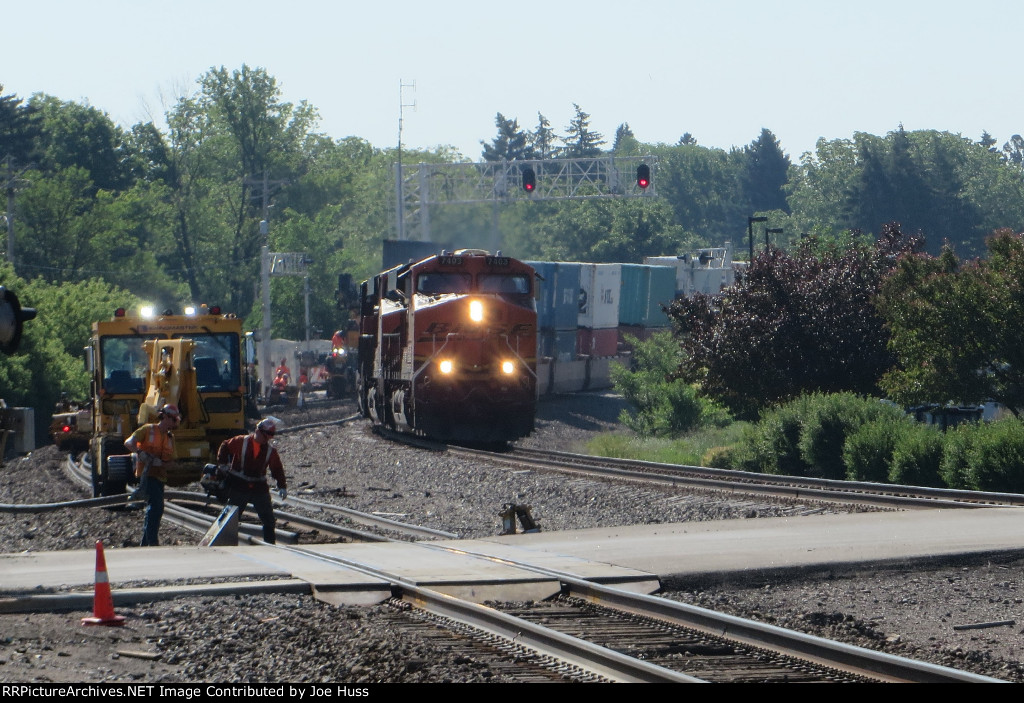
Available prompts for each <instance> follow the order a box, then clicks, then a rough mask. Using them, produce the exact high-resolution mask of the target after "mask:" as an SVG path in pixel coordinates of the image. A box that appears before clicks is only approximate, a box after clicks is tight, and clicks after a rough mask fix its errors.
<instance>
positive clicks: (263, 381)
mask: <svg viewBox="0 0 1024 703" xmlns="http://www.w3.org/2000/svg"><path fill="white" fill-rule="evenodd" d="M243 182H244V183H245V185H248V186H257V187H258V188H259V189H260V192H259V193H258V194H257V193H254V194H253V195H252V196H251V197H252V198H253V199H255V198H257V197H258V198H260V200H261V201H262V202H261V210H262V212H263V219H262V220H260V244H261V246H260V285H261V287H262V288H263V325H262V327H261V328H260V350H259V357H260V386H261V389H262V391H263V397H264V398H266V397H267V395H268V393H267V389H268V388H269V385H270V373H271V365H270V322H271V318H270V267H271V261H270V196H271V188H274V189H275V191H274V192H275V193H276V192H277V190H276V189H279V188H281V187H282V186H285V185H288V181H287V180H270V178H269V177H268V175H267V171H266V169H264V170H263V175H262V176H261V177H260V178H246V179H245V180H244V181H243Z"/></svg>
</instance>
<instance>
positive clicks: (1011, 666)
mask: <svg viewBox="0 0 1024 703" xmlns="http://www.w3.org/2000/svg"><path fill="white" fill-rule="evenodd" d="M620 405H621V401H619V400H618V399H617V398H615V397H614V396H610V395H605V396H584V397H571V398H562V399H558V400H556V401H551V402H547V403H543V404H542V405H541V408H540V413H539V418H538V423H537V424H538V429H537V432H535V433H534V435H533V436H531V437H530V438H528V439H527V440H524V442H523V443H524V444H526V445H531V446H543V447H545V448H555V449H565V450H570V451H571V450H578V449H580V448H581V446H582V443H583V442H585V440H586V439H587V438H589V437H592V436H594V434H595V433H599V432H608V431H615V430H616V427H617V426H616V422H615V419H616V417H617V416H618V412H619V409H620ZM353 410H354V409H353V408H351V407H349V406H337V405H334V406H331V407H326V408H325V407H318V406H312V407H308V408H306V409H302V410H296V409H288V410H285V409H274V410H272V411H271V412H272V414H274V415H277V416H278V417H281V418H283V419H284V421H285V423H286V426H287V427H290V428H292V429H291V431H288V432H284V433H280V434H278V436H277V445H278V448H279V449H280V451H281V454H282V458H283V460H284V464H285V470H286V473H287V475H288V478H289V493H290V494H291V495H301V496H304V497H309V498H311V499H314V500H318V501H324V502H337V503H339V504H342V505H345V506H346V507H351V508H355V509H357V510H363V511H367V512H378V513H384V514H387V515H388V516H389V517H394V518H396V519H399V520H403V521H406V522H412V523H417V524H421V525H425V526H428V527H433V528H436V529H441V530H445V531H448V532H454V533H457V534H459V535H461V536H463V537H482V536H488V535H495V534H497V533H498V532H500V530H501V522H500V518H499V516H498V512H499V510H500V509H501V508H502V505H503V504H505V503H510V502H514V503H520V504H527V505H530V506H531V507H532V512H533V516H534V517H535V518H536V519H537V520H538V521H539V522H540V523H541V526H542V528H543V529H544V530H565V529H575V528H583V527H594V526H611V525H621V524H635V523H659V522H680V521H692V520H716V519H728V518H756V517H764V516H780V515H798V514H803V513H806V512H815V511H820V508H818V507H810V508H809V507H808V506H806V505H803V504H798V503H791V502H780V503H768V502H765V503H755V502H751V501H749V500H747V501H744V502H742V503H738V502H736V501H734V500H730V499H728V498H723V497H719V496H714V495H691V494H687V493H682V492H677V491H658V490H653V489H638V488H636V487H633V486H622V485H619V484H614V483H606V482H601V481H592V480H582V479H574V478H566V477H564V476H559V475H555V474H546V473H543V472H532V471H517V470H509V469H495V468H494V467H490V466H484V465H478V464H476V463H474V462H473V461H469V460H465V459H455V458H453V457H450V456H448V455H446V454H444V453H441V452H435V453H429V452H423V451H419V450H414V449H410V448H406V447H402V446H397V445H394V444H389V443H385V442H382V441H381V440H380V439H379V438H377V437H376V436H374V435H373V434H372V433H371V432H369V431H368V427H367V425H366V423H365V422H362V421H359V422H355V423H351V424H348V425H345V426H329V427H306V426H307V425H310V424H311V423H316V422H323V421H326V420H330V419H334V418H337V417H339V416H343V415H347V414H351V412H352V411H353ZM60 462H61V457H60V455H59V454H58V453H57V452H56V450H55V449H54V448H52V447H49V448H44V449H41V450H39V451H37V452H34V453H33V454H32V455H31V456H30V457H28V458H25V459H18V460H13V461H10V462H8V464H7V465H5V466H4V468H3V476H4V478H3V480H2V481H0V503H43V502H52V501H59V500H68V499H71V498H74V497H80V496H81V494H80V493H78V492H77V491H76V490H75V489H74V488H73V487H71V486H70V484H69V482H68V481H67V479H66V478H64V476H63V473H62V471H61V468H60ZM141 530H142V512H141V511H121V512H115V511H106V510H100V511H96V510H91V511H70V510H61V511H57V512H48V513H39V514H13V515H12V514H9V513H0V539H2V540H3V544H4V548H3V551H6V552H18V551H23V550H52V549H86V548H91V547H92V546H93V544H94V543H95V541H96V540H97V539H103V540H104V542H105V544H106V545H107V548H108V549H111V548H113V549H117V548H126V547H132V546H134V545H135V544H137V540H138V539H139V537H140V535H141ZM196 540H197V537H196V535H195V534H194V533H190V532H187V531H185V530H182V529H179V528H175V527H174V526H172V525H169V524H167V523H165V524H164V526H163V528H162V529H161V543H162V544H195V542H196ZM1022 574H1024V565H1022V564H1021V563H1018V562H1007V563H1003V564H998V565H995V564H973V565H971V564H964V565H958V566H956V567H950V568H947V569H945V570H941V571H920V570H918V571H915V572H912V573H906V574H904V573H896V572H892V573H885V572H881V573H874V572H873V573H871V574H868V575H864V576H858V577H849V578H834V579H829V580H827V581H816V582H808V583H785V584H783V583H772V584H757V585H756V587H751V586H749V585H742V586H725V587H723V586H714V587H704V588H699V589H698V588H696V587H689V588H681V589H679V590H677V591H676V592H675V593H674V594H673V597H678V598H682V599H684V600H687V601H689V602H695V603H697V604H700V605H706V606H709V607H714V608H716V609H722V610H727V611H730V612H736V613H738V614H742V615H746V616H749V617H754V618H756V619H759V620H765V621H769V622H774V623H776V624H780V625H784V626H787V627H794V628H795V629H801V630H804V631H808V632H812V633H815V634H822V635H824V636H834V637H839V638H842V639H845V640H847V641H854V642H856V643H869V646H872V647H875V648H882V649H886V650H887V651H893V652H895V653H900V654H905V655H909V656H915V657H922V658H928V659H929V660H931V661H935V662H937V663H942V664H951V663H952V664H953V665H955V666H958V667H959V668H965V669H970V670H974V671H980V672H982V673H988V674H990V675H995V676H999V677H1001V678H1009V679H1012V680H1024V677H1022V674H1021V670H1020V665H1019V664H1018V659H1019V658H1020V657H1019V651H1020V650H1019V645H1020V637H1021V625H1020V624H1018V623H1020V622H1021V619H1022V617H1024V613H1021V608H1022V606H1021V599H1020V598H1019V597H1017V594H1020V595H1021V596H1024V581H1022ZM0 584H2V578H0ZM901 599H902V600H901ZM911 601H912V602H911ZM119 612H121V611H119ZM123 614H125V615H127V616H128V618H129V623H128V626H127V627H126V628H123V629H116V630H111V629H107V628H81V627H79V626H78V618H79V617H81V616H82V615H85V613H76V614H72V615H70V616H69V615H66V614H64V615H61V614H42V615H32V616H25V615H3V616H0V681H101V680H129V681H147V682H150V681H193V682H194V681H210V682H228V681H237V682H245V681H252V682H270V681H296V682H298V681H337V682H342V681H345V682H349V683H358V682H373V681H406V682H419V681H500V680H505V679H506V677H507V676H508V669H507V668H502V667H500V666H496V665H495V664H494V663H492V662H488V661H487V659H486V658H481V657H480V656H477V654H474V653H472V652H470V653H467V652H466V651H464V650H460V649H449V648H447V647H446V646H442V645H439V644H438V643H437V642H436V641H435V640H434V638H433V637H432V636H431V635H430V634H429V633H430V630H429V628H427V629H424V628H423V627H422V626H420V627H410V626H409V625H408V622H409V621H408V619H407V618H405V617H404V616H402V617H399V616H398V615H396V614H395V613H394V611H393V610H391V609H390V608H388V607H386V606H378V607H376V608H370V609H361V608H340V609H339V608H330V607H328V606H325V605H323V604H320V603H317V602H315V601H313V600H312V599H311V598H305V597H299V596H285V595H272V596H271V595H261V596H242V595H239V596H238V597H236V598H231V599H223V598H222V599H211V598H203V599H192V600H181V601H170V602H166V603H157V604H149V605H145V606H139V607H137V608H134V609H131V610H128V611H125V612H123ZM997 620H998V621H1005V620H1013V621H1014V623H1015V624H1014V625H1012V626H1008V625H1003V626H1000V627H998V628H985V629H978V630H966V631H959V630H953V625H956V624H970V623H975V624H977V623H982V622H989V621H997ZM153 657H156V658H153ZM239 662H251V663H252V664H245V665H240V664H239Z"/></svg>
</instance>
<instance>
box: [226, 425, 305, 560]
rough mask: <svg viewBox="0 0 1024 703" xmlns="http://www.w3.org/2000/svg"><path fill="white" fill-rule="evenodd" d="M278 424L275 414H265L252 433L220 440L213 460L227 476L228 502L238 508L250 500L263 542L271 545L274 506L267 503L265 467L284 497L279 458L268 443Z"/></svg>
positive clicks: (284, 484)
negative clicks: (215, 459) (272, 415)
mask: <svg viewBox="0 0 1024 703" xmlns="http://www.w3.org/2000/svg"><path fill="white" fill-rule="evenodd" d="M280 426H281V421H280V420H278V419H277V418H276V417H268V418H265V419H263V420H261V421H260V423H259V424H258V425H256V431H255V432H253V433H252V434H247V435H239V436H237V437H232V438H231V439H227V440H224V442H223V443H221V445H220V448H219V449H218V450H217V463H218V464H220V465H221V468H222V471H223V472H224V473H225V474H226V476H227V493H228V505H237V506H238V509H239V510H240V511H242V510H245V507H246V506H247V505H248V504H249V503H252V507H253V508H254V509H255V510H256V514H257V515H259V517H260V522H262V523H263V541H264V542H267V543H268V544H274V543H275V541H276V534H275V531H274V525H275V519H274V506H273V504H272V503H271V502H270V485H269V484H268V483H267V470H268V469H269V470H270V475H271V476H273V477H274V480H275V481H277V489H278V491H279V492H280V494H281V498H282V499H284V498H285V497H287V495H288V491H287V484H286V481H285V477H284V467H283V466H282V465H281V457H280V455H279V454H278V453H277V449H275V448H274V447H273V446H271V444H270V440H271V439H273V437H274V434H275V433H276V432H277V430H278V428H279V427H280Z"/></svg>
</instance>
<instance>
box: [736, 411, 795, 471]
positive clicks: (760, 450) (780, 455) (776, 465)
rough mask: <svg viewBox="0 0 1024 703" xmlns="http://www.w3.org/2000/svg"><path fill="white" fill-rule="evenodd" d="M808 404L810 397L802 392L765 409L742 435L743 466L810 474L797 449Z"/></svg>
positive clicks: (754, 468) (753, 468)
mask: <svg viewBox="0 0 1024 703" xmlns="http://www.w3.org/2000/svg"><path fill="white" fill-rule="evenodd" d="M809 405H810V397H809V396H801V397H799V398H796V399H794V400H793V401H791V402H789V403H786V404H784V405H782V406H780V407H777V408H773V409H770V410H768V411H766V412H765V413H764V414H763V415H762V416H761V419H760V421H759V422H757V423H756V424H754V425H752V426H751V427H750V430H749V431H748V432H747V433H746V435H745V437H744V444H745V446H746V450H745V451H744V452H741V453H740V457H741V460H742V462H743V464H744V467H743V468H745V469H747V470H750V471H759V472H762V473H767V474H778V475H783V476H807V475H809V474H810V472H811V467H810V466H809V465H808V464H807V462H806V461H804V459H803V456H802V455H801V452H800V433H801V431H802V429H803V422H804V418H805V416H806V415H807V413H808V408H809ZM736 468H741V467H740V466H739V465H737V466H736Z"/></svg>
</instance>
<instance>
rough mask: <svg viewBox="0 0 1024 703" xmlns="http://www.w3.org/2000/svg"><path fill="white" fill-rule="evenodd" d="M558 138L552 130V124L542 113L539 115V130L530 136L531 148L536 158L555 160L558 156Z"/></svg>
mask: <svg viewBox="0 0 1024 703" xmlns="http://www.w3.org/2000/svg"><path fill="white" fill-rule="evenodd" d="M557 139H558V136H557V135H556V134H555V131H554V130H553V129H551V122H550V121H549V120H548V118H547V117H545V116H544V115H542V114H541V113H539V112H538V113H537V129H536V130H535V131H534V132H533V133H531V134H530V146H532V147H533V153H534V157H535V158H538V159H553V158H555V157H556V156H558V146H557V145H556V144H555V141H556V140H557Z"/></svg>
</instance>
